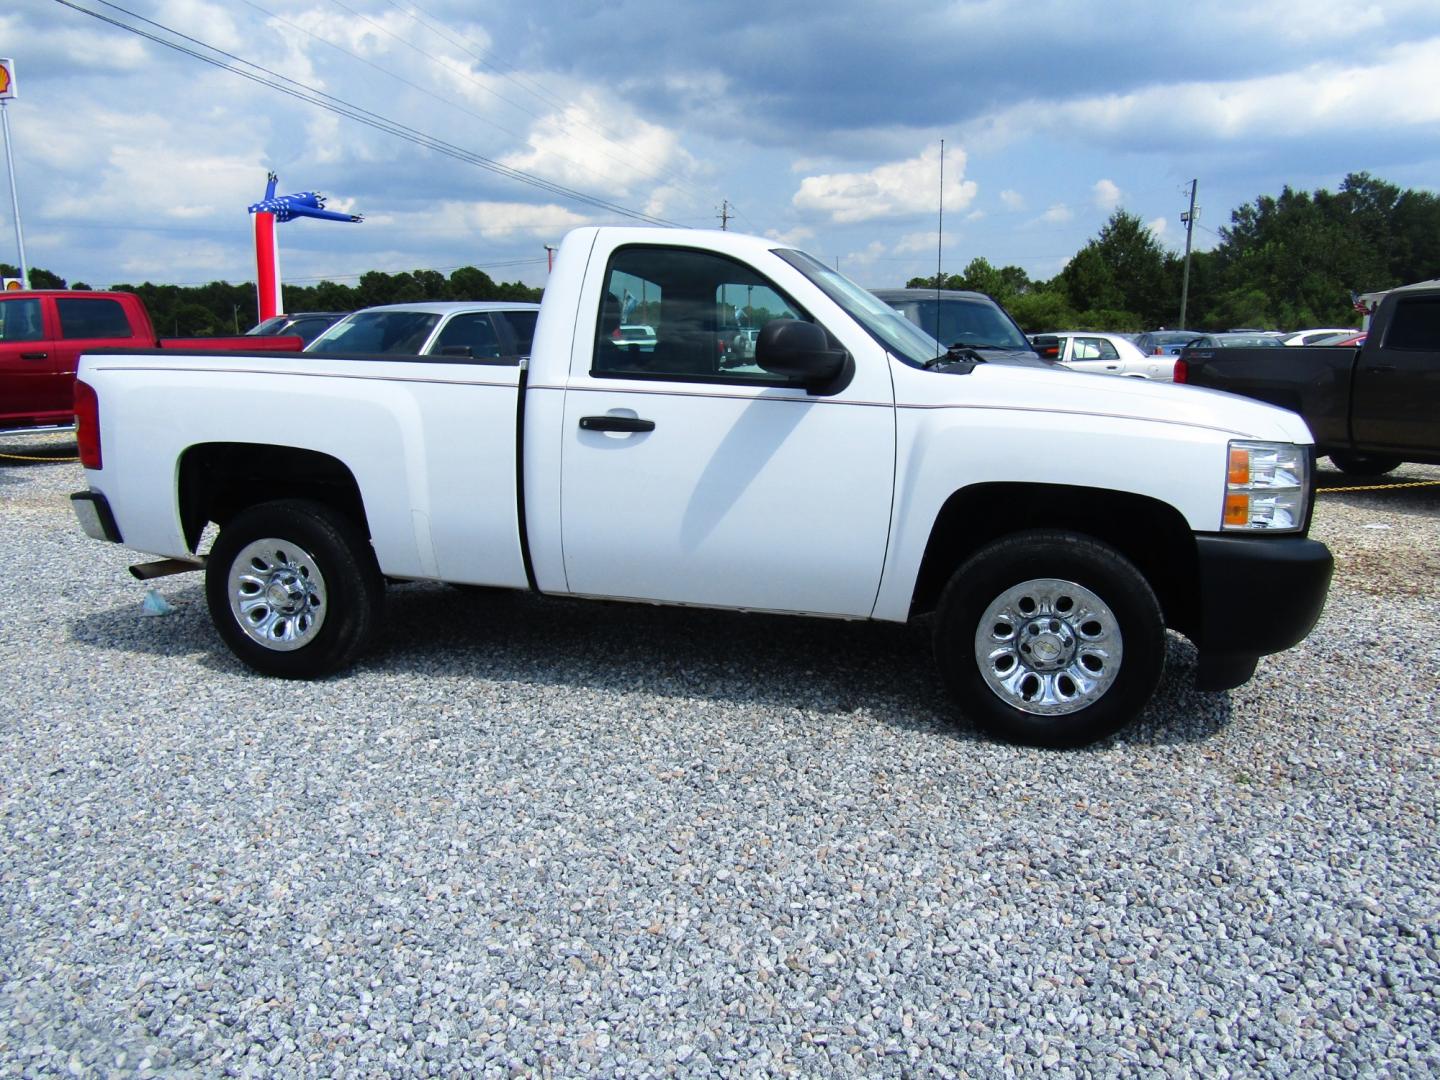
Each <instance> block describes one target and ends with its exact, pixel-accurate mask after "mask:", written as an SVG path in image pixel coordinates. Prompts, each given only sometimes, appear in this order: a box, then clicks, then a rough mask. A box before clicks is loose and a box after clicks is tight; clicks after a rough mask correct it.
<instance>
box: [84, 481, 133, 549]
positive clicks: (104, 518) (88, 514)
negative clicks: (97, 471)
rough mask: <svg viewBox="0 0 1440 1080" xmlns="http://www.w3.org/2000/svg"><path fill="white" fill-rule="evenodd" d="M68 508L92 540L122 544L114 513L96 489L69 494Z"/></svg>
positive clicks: (122, 540)
mask: <svg viewBox="0 0 1440 1080" xmlns="http://www.w3.org/2000/svg"><path fill="white" fill-rule="evenodd" d="M70 509H72V510H74V511H75V517H76V518H77V519H78V520H79V522H80V528H82V529H84V530H85V535H86V536H88V537H90V538H91V539H93V540H109V541H110V542H111V543H112V544H123V543H124V542H125V541H124V539H123V538H122V537H121V535H120V527H119V526H118V525H116V524H115V515H114V514H113V513H111V511H110V503H109V501H108V500H106V498H105V496H104V495H101V494H100V493H99V492H98V491H77V492H76V493H75V494H74V495H71V496H70Z"/></svg>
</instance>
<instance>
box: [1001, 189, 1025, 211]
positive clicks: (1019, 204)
mask: <svg viewBox="0 0 1440 1080" xmlns="http://www.w3.org/2000/svg"><path fill="white" fill-rule="evenodd" d="M1000 201H1001V202H1002V203H1004V204H1005V209H1007V210H1015V211H1020V210H1024V209H1025V196H1024V195H1021V194H1020V193H1019V192H1018V191H1012V190H1011V189H1010V188H1006V189H1005V190H1004V191H1002V192H1000Z"/></svg>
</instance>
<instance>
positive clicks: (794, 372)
mask: <svg viewBox="0 0 1440 1080" xmlns="http://www.w3.org/2000/svg"><path fill="white" fill-rule="evenodd" d="M846 359H847V355H846V353H845V350H844V349H832V348H831V347H830V339H829V338H828V337H826V336H825V331H824V330H822V329H821V328H820V327H818V326H816V325H815V324H814V323H808V322H801V321H800V320H799V319H771V320H770V321H769V322H767V323H766V324H765V326H764V327H763V328H762V329H761V331H760V336H759V337H758V338H757V339H756V341H755V362H756V363H757V364H759V365H760V366H761V367H762V368H764V369H765V370H766V371H768V372H770V374H772V375H780V376H782V377H784V378H787V379H794V380H796V381H797V382H801V383H804V384H805V385H806V386H815V385H819V384H824V383H828V382H832V381H834V380H835V379H836V378H838V377H839V376H840V375H841V373H842V372H844V370H845V361H846Z"/></svg>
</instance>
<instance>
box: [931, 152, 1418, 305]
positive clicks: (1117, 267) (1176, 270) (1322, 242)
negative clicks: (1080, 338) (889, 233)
mask: <svg viewBox="0 0 1440 1080" xmlns="http://www.w3.org/2000/svg"><path fill="white" fill-rule="evenodd" d="M1219 236H1220V242H1219V243H1218V244H1217V245H1216V246H1215V247H1214V248H1213V249H1211V250H1209V251H1197V252H1193V253H1192V254H1191V262H1190V289H1189V303H1188V305H1187V310H1186V321H1187V322H1188V323H1189V324H1190V325H1189V326H1188V327H1186V328H1185V329H1194V330H1223V329H1227V328H1230V327H1240V326H1244V327H1254V328H1256V329H1263V330H1281V329H1294V328H1300V327H1306V326H1358V325H1359V312H1358V311H1356V310H1355V307H1354V304H1353V301H1352V294H1354V293H1366V292H1375V291H1378V290H1381V289H1388V288H1393V287H1394V286H1396V285H1405V284H1408V283H1410V282H1414V281H1424V280H1428V279H1430V278H1434V277H1440V198H1437V196H1436V195H1434V194H1433V193H1431V192H1428V191H1415V190H1401V189H1400V188H1399V187H1397V186H1396V185H1394V184H1389V183H1386V182H1385V181H1383V180H1378V179H1376V178H1374V177H1372V176H1370V174H1368V173H1363V172H1361V173H1351V174H1350V175H1349V176H1346V177H1345V179H1344V181H1343V182H1342V183H1341V184H1340V189H1339V190H1338V191H1335V192H1331V191H1326V190H1320V191H1315V192H1305V191H1295V190H1293V189H1292V188H1290V187H1288V186H1287V187H1286V188H1285V189H1284V190H1283V191H1282V192H1281V193H1280V195H1279V196H1274V197H1272V196H1269V195H1262V196H1260V197H1259V198H1257V199H1256V200H1255V201H1254V202H1250V203H1246V204H1245V205H1244V206H1241V207H1240V208H1239V209H1238V210H1235V211H1233V212H1232V213H1231V215H1230V224H1229V225H1228V226H1226V227H1224V228H1222V229H1221V230H1220V232H1219ZM1183 273H1184V259H1183V258H1182V257H1181V256H1179V255H1177V254H1175V253H1173V252H1170V251H1167V250H1166V249H1165V248H1163V247H1162V246H1161V245H1160V243H1159V242H1158V241H1157V240H1156V239H1155V237H1154V235H1153V234H1152V233H1151V232H1150V230H1149V229H1148V228H1146V226H1145V223H1144V222H1143V221H1141V220H1140V218H1138V217H1136V216H1135V215H1134V214H1131V213H1128V212H1126V211H1125V210H1117V211H1116V212H1115V213H1114V214H1112V215H1111V217H1110V219H1109V220H1108V221H1107V222H1106V223H1105V225H1104V227H1102V228H1101V230H1100V233H1099V235H1098V236H1096V237H1095V238H1094V239H1092V240H1091V241H1090V242H1089V243H1087V244H1086V245H1085V246H1084V247H1082V248H1081V249H1080V250H1079V251H1078V252H1076V253H1075V256H1074V257H1073V258H1072V259H1071V260H1070V261H1069V263H1067V264H1066V266H1065V269H1063V270H1062V271H1060V273H1059V274H1057V275H1056V276H1055V277H1053V278H1051V279H1050V280H1048V281H1032V280H1031V279H1030V278H1029V276H1028V275H1027V274H1026V273H1025V271H1024V270H1022V269H1021V268H1020V267H1018V266H1004V267H998V268H997V267H995V266H992V265H991V264H990V263H989V262H988V261H987V260H986V259H984V258H976V259H973V260H972V261H971V262H970V263H969V265H967V266H966V267H965V269H964V271H963V272H962V273H959V274H948V275H944V277H943V280H940V281H939V282H937V279H936V277H935V276H934V275H932V276H930V277H925V278H912V279H911V280H910V281H909V282H908V283H907V284H908V285H910V286H911V287H912V288H914V287H919V288H935V287H936V286H937V284H938V285H939V287H941V288H947V289H974V290H976V291H978V292H984V293H988V294H989V295H991V296H992V297H994V298H995V299H996V300H998V301H999V302H1000V303H1001V304H1002V305H1004V306H1005V307H1006V308H1007V309H1009V311H1010V313H1011V314H1012V315H1014V316H1015V320H1016V321H1017V322H1018V323H1019V324H1020V325H1021V327H1022V328H1024V329H1025V330H1026V331H1027V332H1030V333H1034V332H1036V331H1040V330H1111V331H1136V330H1153V329H1155V328H1157V327H1161V326H1167V327H1172V328H1176V327H1179V319H1180V294H1181V284H1182V276H1183Z"/></svg>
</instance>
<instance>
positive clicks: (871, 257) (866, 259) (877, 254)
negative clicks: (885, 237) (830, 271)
mask: <svg viewBox="0 0 1440 1080" xmlns="http://www.w3.org/2000/svg"><path fill="white" fill-rule="evenodd" d="M884 255H885V245H884V244H882V243H881V242H880V241H879V240H872V241H870V243H869V244H867V245H866V246H865V247H864V248H863V249H861V250H860V251H852V252H850V254H848V255H846V256H845V258H844V260H843V262H842V266H841V269H843V270H845V271H847V272H848V271H849V270H850V269H851V268H852V267H853V266H855V265H859V266H870V265H871V264H873V263H874V262H875V260H876V259H879V258H882V257H883V256H884Z"/></svg>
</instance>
